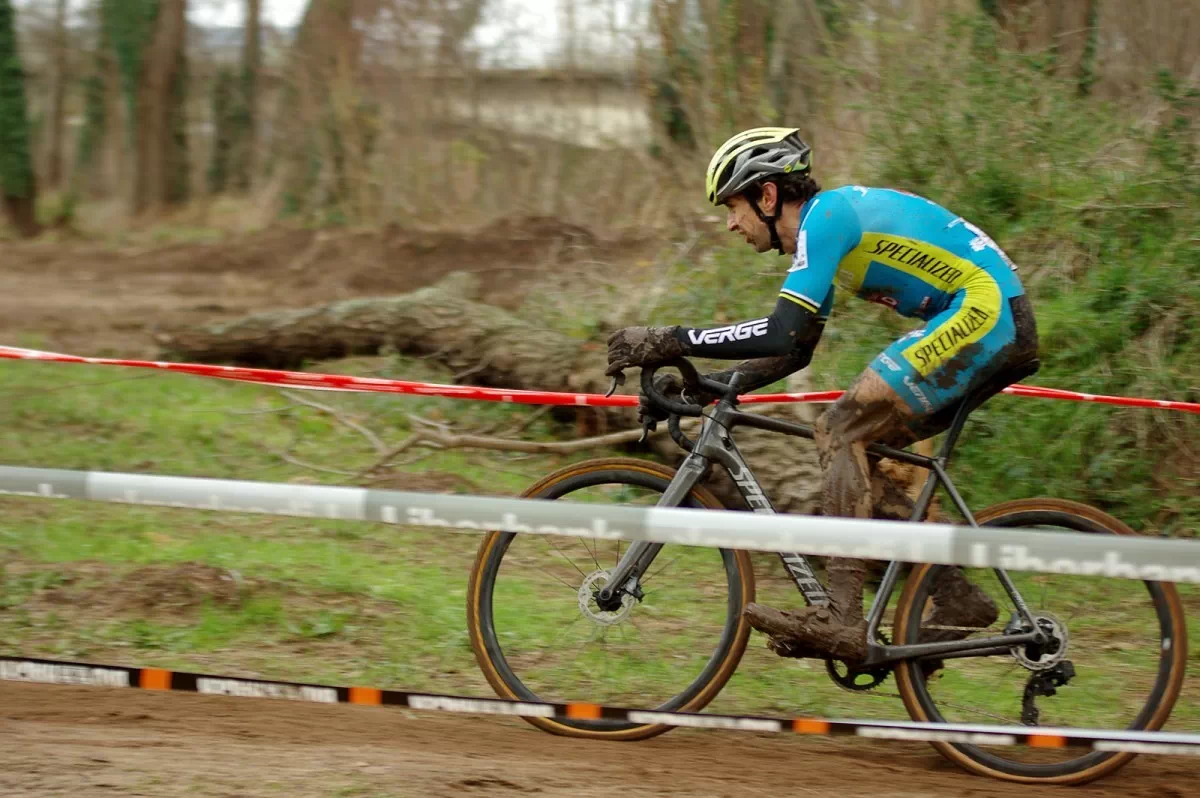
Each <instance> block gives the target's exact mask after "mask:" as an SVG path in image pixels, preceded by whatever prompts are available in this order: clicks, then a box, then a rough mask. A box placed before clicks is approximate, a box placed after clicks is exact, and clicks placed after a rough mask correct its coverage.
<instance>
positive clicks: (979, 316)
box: [871, 277, 1023, 418]
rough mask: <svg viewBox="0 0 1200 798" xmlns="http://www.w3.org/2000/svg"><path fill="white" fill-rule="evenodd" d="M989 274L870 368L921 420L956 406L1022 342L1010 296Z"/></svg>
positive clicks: (964, 290) (894, 345) (970, 286)
mask: <svg viewBox="0 0 1200 798" xmlns="http://www.w3.org/2000/svg"><path fill="white" fill-rule="evenodd" d="M1006 293H1007V292H1006V291H1005V290H1004V289H1003V288H1002V287H1001V286H1000V284H999V283H998V282H997V281H996V280H994V279H991V278H990V277H987V278H985V279H980V280H975V281H972V283H971V284H970V285H968V286H966V287H965V288H964V289H963V290H961V291H959V292H958V293H957V294H956V295H955V296H954V298H953V299H952V300H951V302H950V305H949V307H947V308H946V309H945V310H944V311H942V312H941V313H939V314H938V315H936V316H934V317H932V318H931V319H930V320H929V321H928V323H927V324H926V325H925V326H924V327H923V328H921V329H919V330H914V331H912V332H910V333H908V334H907V335H905V336H904V337H902V338H900V339H899V340H897V341H896V342H894V343H893V344H892V345H891V346H889V347H888V348H887V349H885V350H883V352H881V353H880V354H879V356H878V357H876V358H875V360H874V361H872V362H871V369H872V370H873V371H874V372H875V373H876V374H878V375H879V376H880V377H882V378H883V380H884V382H886V383H887V384H888V385H889V386H891V388H892V390H894V391H895V392H896V393H897V394H899V395H900V396H901V397H902V398H903V399H904V401H905V403H906V404H907V405H908V406H909V408H910V409H911V410H912V411H913V414H914V416H916V417H918V418H920V417H923V416H929V415H931V414H933V413H936V412H938V411H940V410H944V409H945V408H947V407H949V406H951V405H954V404H957V403H958V402H960V401H962V399H963V398H965V397H966V396H967V395H968V394H970V393H971V392H972V391H974V390H975V389H976V388H978V387H979V386H980V385H981V384H983V383H984V382H986V381H987V380H988V379H989V378H990V377H992V376H994V375H995V374H996V373H997V372H999V371H1000V370H1002V369H1003V368H1004V367H1005V366H1006V365H1008V359H1009V354H1010V352H1011V350H1012V349H1013V346H1014V344H1015V343H1016V340H1017V329H1016V323H1015V321H1014V318H1013V309H1012V303H1011V301H1010V300H1011V299H1012V298H1013V296H1020V295H1021V293H1023V292H1017V293H1014V294H1013V296H1006Z"/></svg>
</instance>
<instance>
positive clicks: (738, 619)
mask: <svg viewBox="0 0 1200 798" xmlns="http://www.w3.org/2000/svg"><path fill="white" fill-rule="evenodd" d="M674 476H675V472H674V471H673V470H672V469H670V468H667V467H665V466H661V465H657V464H655V463H650V462H645V461H642V460H634V459H630V458H604V459H599V460H588V461H586V462H583V463H578V464H576V465H572V466H568V467H566V468H563V469H560V470H559V471H556V472H554V473H553V474H551V475H549V476H548V477H546V478H544V479H542V480H541V481H539V482H538V483H536V484H535V485H533V486H532V487H530V488H529V489H528V490H526V491H525V492H524V493H523V494H522V496H524V497H527V498H534V499H553V500H562V501H570V502H581V503H593V504H595V503H604V504H641V505H654V504H656V503H657V502H658V499H659V497H660V496H661V495H662V493H663V492H664V491H665V490H666V488H667V485H669V484H670V482H671V479H672V478H673V477H674ZM682 506H684V507H696V508H710V509H714V510H719V509H724V507H723V506H722V505H721V503H720V501H719V500H718V499H717V498H716V497H715V496H713V495H712V493H710V492H709V491H708V490H706V489H705V488H703V487H700V486H697V487H695V488H693V489H692V492H691V493H690V494H689V495H688V499H687V501H686V502H684V504H683V505H682ZM580 509H581V512H583V513H586V508H585V507H581V508H580ZM625 548H626V545H625V544H624V543H622V542H621V541H612V540H608V541H601V540H597V539H594V538H564V537H552V536H548V535H530V534H522V535H518V534H515V533H509V532H490V533H488V534H486V535H485V536H484V539H483V541H482V543H481V544H480V546H479V552H478V555H477V556H476V560H475V565H474V567H473V568H472V570H471V580H470V584H469V585H468V588H467V629H468V631H469V633H470V637H471V646H472V648H473V649H474V650H475V658H476V660H477V661H478V662H479V667H480V668H481V669H482V670H483V674H484V676H485V677H487V680H488V682H489V683H490V684H491V685H492V688H493V689H495V691H496V693H497V694H499V695H500V696H501V697H503V698H511V699H514V700H519V701H547V702H569V701H585V702H589V703H602V704H624V705H627V706H644V705H645V704H646V703H647V701H652V702H654V706H655V707H656V708H657V709H660V710H677V711H684V712H695V711H698V710H700V709H702V708H703V707H704V706H706V705H707V704H708V703H709V702H710V701H712V699H713V698H715V697H716V695H717V693H718V692H719V691H720V690H721V688H722V687H723V686H724V685H725V683H726V682H727V681H728V680H729V677H730V676H732V675H733V672H734V670H735V669H736V668H737V665H738V662H739V661H740V660H741V657H742V654H743V652H744V651H745V649H746V640H747V638H748V637H749V635H750V627H749V625H748V624H747V623H746V621H745V619H744V618H742V608H743V607H745V606H746V604H748V603H750V602H752V601H754V572H753V568H752V566H751V563H750V558H749V556H748V555H747V554H746V553H745V552H741V551H730V550H725V549H713V548H697V547H689V546H676V545H666V546H663V548H662V550H661V551H660V552H659V553H658V556H657V557H656V558H655V560H654V562H653V563H652V564H651V566H650V567H649V568H648V569H647V573H646V574H645V575H644V576H643V577H642V579H641V580H640V586H641V588H642V590H643V594H644V595H643V596H642V597H641V598H640V599H635V598H634V597H633V596H630V595H627V596H626V597H625V600H624V601H623V603H622V605H621V606H620V607H619V608H617V609H615V610H602V609H601V608H600V607H598V606H597V605H596V602H595V598H594V597H595V593H596V592H597V591H598V590H599V589H600V588H601V587H602V586H603V585H604V584H605V582H606V578H607V575H608V574H609V573H611V569H612V568H613V566H615V565H616V563H617V562H618V560H620V557H621V554H622V553H623V552H624V551H625ZM526 720H528V721H529V722H530V723H532V724H533V725H535V726H537V727H539V728H541V729H544V730H546V731H549V732H552V733H555V734H563V735H569V736H572V737H587V738H592V739H607V740H640V739H644V738H647V737H652V736H654V735H656V734H661V733H663V732H664V731H667V730H668V729H669V728H670V727H669V726H664V725H662V724H635V723H622V724H617V723H613V722H607V721H591V720H553V719H549V718H527V719H526Z"/></svg>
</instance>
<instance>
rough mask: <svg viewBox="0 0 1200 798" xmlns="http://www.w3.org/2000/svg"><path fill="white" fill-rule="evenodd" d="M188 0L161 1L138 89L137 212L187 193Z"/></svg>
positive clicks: (162, 204)
mask: <svg viewBox="0 0 1200 798" xmlns="http://www.w3.org/2000/svg"><path fill="white" fill-rule="evenodd" d="M186 6H187V2H186V0H159V2H158V13H157V15H156V16H155V20H154V32H153V33H152V34H151V38H150V43H149V46H148V47H147V48H146V50H145V51H144V53H143V58H142V63H141V74H140V76H139V78H138V89H137V118H136V119H135V120H134V125H135V137H134V140H135V143H136V146H135V158H134V167H133V168H134V186H133V203H132V205H133V212H134V213H144V212H147V211H156V210H161V209H162V208H164V207H166V206H167V205H170V204H173V203H176V202H179V201H181V200H182V199H184V198H185V197H186V194H187V188H186V178H185V175H186V171H187V164H186V144H185V139H183V138H182V137H181V132H182V123H183V120H182V118H181V115H182V113H183V95H182V84H183V80H184V36H185V31H186V24H185V11H186Z"/></svg>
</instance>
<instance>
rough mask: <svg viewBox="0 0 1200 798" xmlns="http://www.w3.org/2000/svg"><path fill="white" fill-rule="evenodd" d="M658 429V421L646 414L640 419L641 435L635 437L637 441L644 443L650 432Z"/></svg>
mask: <svg viewBox="0 0 1200 798" xmlns="http://www.w3.org/2000/svg"><path fill="white" fill-rule="evenodd" d="M656 429H658V422H657V421H655V420H654V419H653V418H650V417H649V416H646V417H645V418H644V419H642V437H640V438H638V439H637V442H638V443H645V442H646V441H648V440H650V433H651V432H654V431H655V430H656Z"/></svg>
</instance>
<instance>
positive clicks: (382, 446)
mask: <svg viewBox="0 0 1200 798" xmlns="http://www.w3.org/2000/svg"><path fill="white" fill-rule="evenodd" d="M280 393H281V394H283V395H284V396H286V397H287V398H288V399H291V400H292V401H293V402H296V403H297V404H301V405H306V406H307V407H311V408H313V409H314V410H320V411H321V412H322V413H328V414H329V415H331V416H333V417H334V418H335V419H336V420H338V421H340V422H341V423H342V424H345V425H346V426H347V427H349V428H350V429H352V430H354V431H355V432H357V433H359V434H360V435H362V436H363V437H364V438H366V439H367V440H368V441H370V442H371V445H372V446H374V447H375V451H376V452H379V453H381V454H382V453H383V452H386V451H387V450H388V445H387V444H386V443H384V442H383V441H382V440H381V439H380V437H379V436H378V435H376V434H375V433H374V432H371V430H369V429H367V428H366V427H364V426H363V425H362V424H359V423H358V422H357V421H355V420H354V419H352V418H349V417H347V416H346V415H345V414H344V413H342V412H340V411H339V410H337V409H336V408H333V407H329V406H328V405H323V404H321V403H320V402H314V401H313V400H312V399H308V398H306V397H303V396H301V395H299V394H297V393H293V392H291V391H280Z"/></svg>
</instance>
